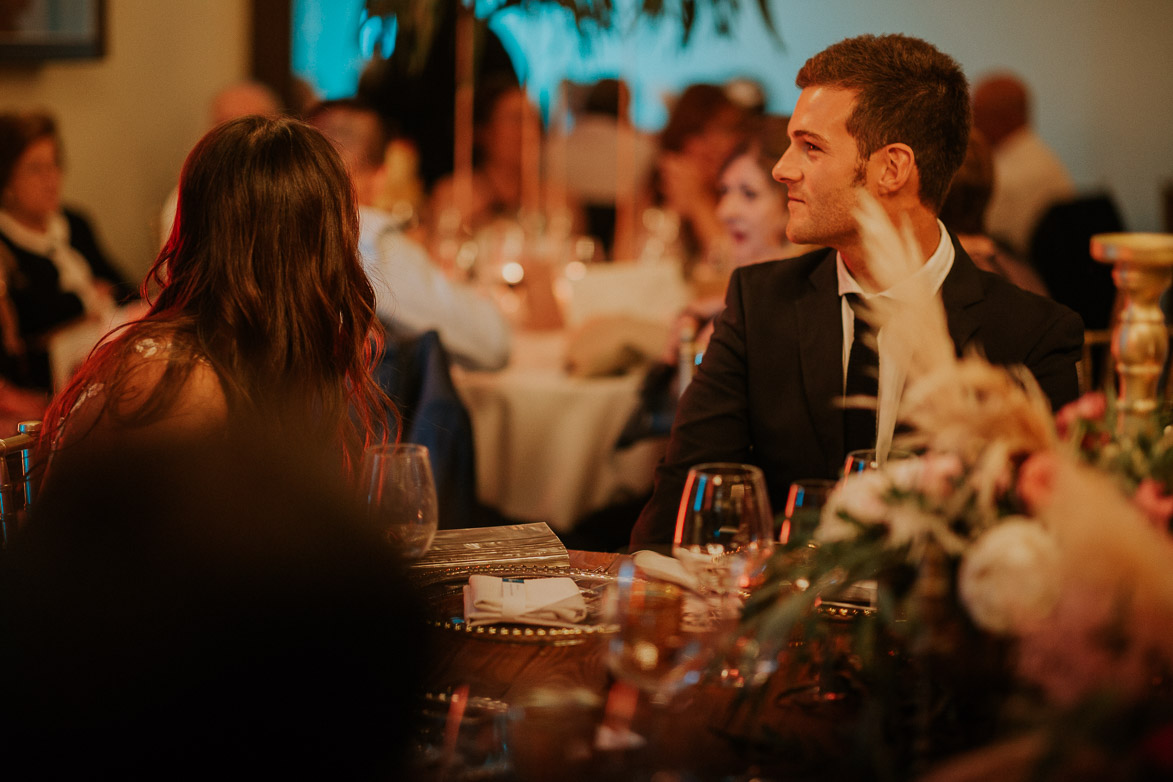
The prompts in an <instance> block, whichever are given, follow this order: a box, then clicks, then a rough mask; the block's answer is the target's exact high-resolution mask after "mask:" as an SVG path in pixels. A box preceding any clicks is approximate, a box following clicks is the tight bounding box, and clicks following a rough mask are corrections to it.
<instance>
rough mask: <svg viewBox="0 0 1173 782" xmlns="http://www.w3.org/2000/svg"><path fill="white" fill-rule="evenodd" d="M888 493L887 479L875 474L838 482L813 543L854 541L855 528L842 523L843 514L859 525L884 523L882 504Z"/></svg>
mask: <svg viewBox="0 0 1173 782" xmlns="http://www.w3.org/2000/svg"><path fill="white" fill-rule="evenodd" d="M888 489H889V484H888V479H887V478H886V477H885V476H884V474H883V473H882V472H880V471H878V470H868V471H866V472H860V473H854V474H852V475H849V476H847V477H846V478H844V479H843V480H841V481H839V483H838V484H836V486H835V488H834V489H832V490H831V496H830V497H828V498H827V504H826V505H824V506H823V512H822V514H820V516H819V526H818V528H817V529H816V530H815V540H818V541H821V542H823V543H830V542H832V541H836V540H846V539H849V538H853V537H855V534H856V532H857V531H858V528H857V527H856V526H855V525H854V524H850V523H848V522H846V521H844V520H843V518H842V515H844V514H845V515H847V516H848V517H849V518H851V519H854V520H855V521H858V522H860V523H861V524H877V523H879V522H881V521H883V520H884V518H885V516H886V515H887V513H888V505H887V503H886V502H885V501H884V495H885V494H886V493H887V491H888Z"/></svg>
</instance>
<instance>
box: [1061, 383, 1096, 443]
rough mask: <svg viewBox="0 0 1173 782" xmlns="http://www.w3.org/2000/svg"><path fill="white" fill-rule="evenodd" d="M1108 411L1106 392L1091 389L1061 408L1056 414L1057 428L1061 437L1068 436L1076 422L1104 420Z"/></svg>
mask: <svg viewBox="0 0 1173 782" xmlns="http://www.w3.org/2000/svg"><path fill="white" fill-rule="evenodd" d="M1107 412H1108V398H1107V397H1106V396H1104V392H1103V391H1089V392H1088V393H1086V394H1084V395H1083V396H1081V397H1080V398H1079V399H1076V400H1075V401H1074V402H1068V403H1067V404H1065V405H1064V406H1063V407H1062V408H1060V410H1059V412H1058V413H1056V414H1055V428H1056V429H1057V430H1058V432H1059V436H1060V437H1066V436H1067V433H1068V432H1070V431H1071V427H1073V426H1074V425H1075V424H1076V422H1078V421H1099V420H1103V418H1104V415H1105V414H1106V413H1107Z"/></svg>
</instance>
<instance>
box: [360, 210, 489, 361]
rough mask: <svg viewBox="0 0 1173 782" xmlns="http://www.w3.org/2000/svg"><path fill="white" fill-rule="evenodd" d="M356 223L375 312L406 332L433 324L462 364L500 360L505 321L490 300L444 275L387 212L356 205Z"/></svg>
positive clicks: (419, 330) (415, 331)
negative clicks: (357, 213) (373, 296)
mask: <svg viewBox="0 0 1173 782" xmlns="http://www.w3.org/2000/svg"><path fill="white" fill-rule="evenodd" d="M359 227H360V230H359V252H360V254H361V255H362V261H363V266H364V268H365V269H366V272H367V276H368V278H369V279H370V281H371V285H372V286H374V289H375V308H376V310H377V311H378V314H379V317H380V318H382V319H383V320H385V321H387V322H388V323H390V324H391V325H393V326H395V327H397V328H398V329H400V330H402V331H403V332H404V333H406V334H409V335H411V334H421V333H423V332H425V331H430V330H432V329H435V330H436V331H437V332H438V333H439V335H440V342H441V343H442V344H443V345H444V348H445V350H447V351H448V354H449V356H451V357H452V359H453V360H454V361H456V362H457V363H459V364H461V365H462V366H465V367H468V368H471V369H500V368H502V367H504V366H505V364H506V363H507V362H508V360H509V343H510V329H509V322H508V321H507V320H506V319H505V316H504V315H503V314H502V313H501V311H500V309H499V308H498V307H497V305H496V303H495V302H493V301H492V300H491V299H489V298H488V297H486V296H484V295H482V294H481V293H479V292H478V291H477V290H475V289H474V288H473V287H472V286H471V285H466V284H462V283H459V282H454V281H452V280H449V279H448V278H447V277H446V276H444V273H443V272H442V271H441V270H440V269H439V268H438V267H437V266H436V265H435V264H433V263H432V259H431V258H430V257H429V256H428V252H427V250H425V249H424V248H423V247H422V246H420V245H419V244H417V243H416V242H414V241H412V240H411V239H409V238H408V237H406V236H404V235H403V233H402V231H400V230H399V228H398V225H397V223H396V221H395V219H394V218H393V217H392V216H391V215H390V214H388V213H386V212H383V211H381V210H378V209H374V208H371V207H366V206H363V207H359Z"/></svg>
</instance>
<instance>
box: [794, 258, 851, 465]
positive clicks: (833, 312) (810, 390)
mask: <svg viewBox="0 0 1173 782" xmlns="http://www.w3.org/2000/svg"><path fill="white" fill-rule="evenodd" d="M806 282H807V287H806V289H805V290H804V291H803V292H802V293H801V294H800V295H799V296H798V298H797V299H796V300H795V303H794V307H795V323H796V324H797V325H798V334H799V339H798V342H799V357H800V363H801V368H802V379H803V389H804V391H805V393H806V404H807V410H808V411H809V413H810V420H811V423H812V425H813V426H814V431H815V433H816V436H817V438H818V441H819V445H820V447H821V448H822V450H823V461H824V462H825V463H826V464H827V465H828V469H829V470H830V471H831V472H835V471H837V470H838V469H839V459H840V454H841V453H842V451H843V413H842V410H841V409H840V408H839V407H837V406H836V404H835V402H836V400H838V399H839V398H840V397H841V396H842V395H843V314H842V309H841V304H840V302H839V291H838V284H837V279H836V276H835V252H834V251H833V250H830V251H828V252H827V255H826V256H825V257H824V258H823V260H822V261H821V262H819V263H818V264H817V265H816V266H815V267H814V269H813V270H812V271H811V274H810V276H809V277H808V278H807V280H806Z"/></svg>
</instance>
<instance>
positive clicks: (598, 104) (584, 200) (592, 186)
mask: <svg viewBox="0 0 1173 782" xmlns="http://www.w3.org/2000/svg"><path fill="white" fill-rule="evenodd" d="M630 93H631V91H630V90H629V89H628V87H627V85H626V84H625V83H623V82H621V81H619V80H618V79H602V80H601V81H598V82H596V83H595V84H593V85H591V88H590V90H589V91H588V92H587V94H586V98H585V100H584V101H583V105H582V109H581V110H580V111H579V112H578V113H577V114H576V115H575V117H574V127H573V128H571V130H570V132H569V133H568V134H567V135H566V140H565V158H566V186H567V187H568V188H569V189H570V192H571V193H572V194H573V196H574V198H575V199H576V200H577V201H578V202H579V203H580V204H582V206H583V212H584V214H585V217H586V228H587V232H588V233H589V234H591V235H592V236H594V237H595V238H597V239H598V240H599V241H600V242H601V243H602V247H603V253H604V255H605V256H606V257H607V258H613V259H615V260H631V258H630V257H616V256H615V255H614V254H613V244H614V237H615V225H616V203H617V197H618V196H619V190H618V189H619V186H620V181H621V177H622V179H625V180H627V181H628V182H631V183H633V184H634V183H637V182H644V181H647V178H648V176H649V175H650V174H651V169H652V163H653V161H654V159H655V156H656V140H655V138H653V137H652V136H650V135H648V134H646V133H643V132H642V131H640V130H638V129H637V128H636V127H635V125H633V124H632V122H631V113H630V109H629V104H630ZM625 144H627V145H630V146H629V147H627V148H625ZM621 168H622V169H624V170H623V171H622V172H621V171H620V169H621Z"/></svg>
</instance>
